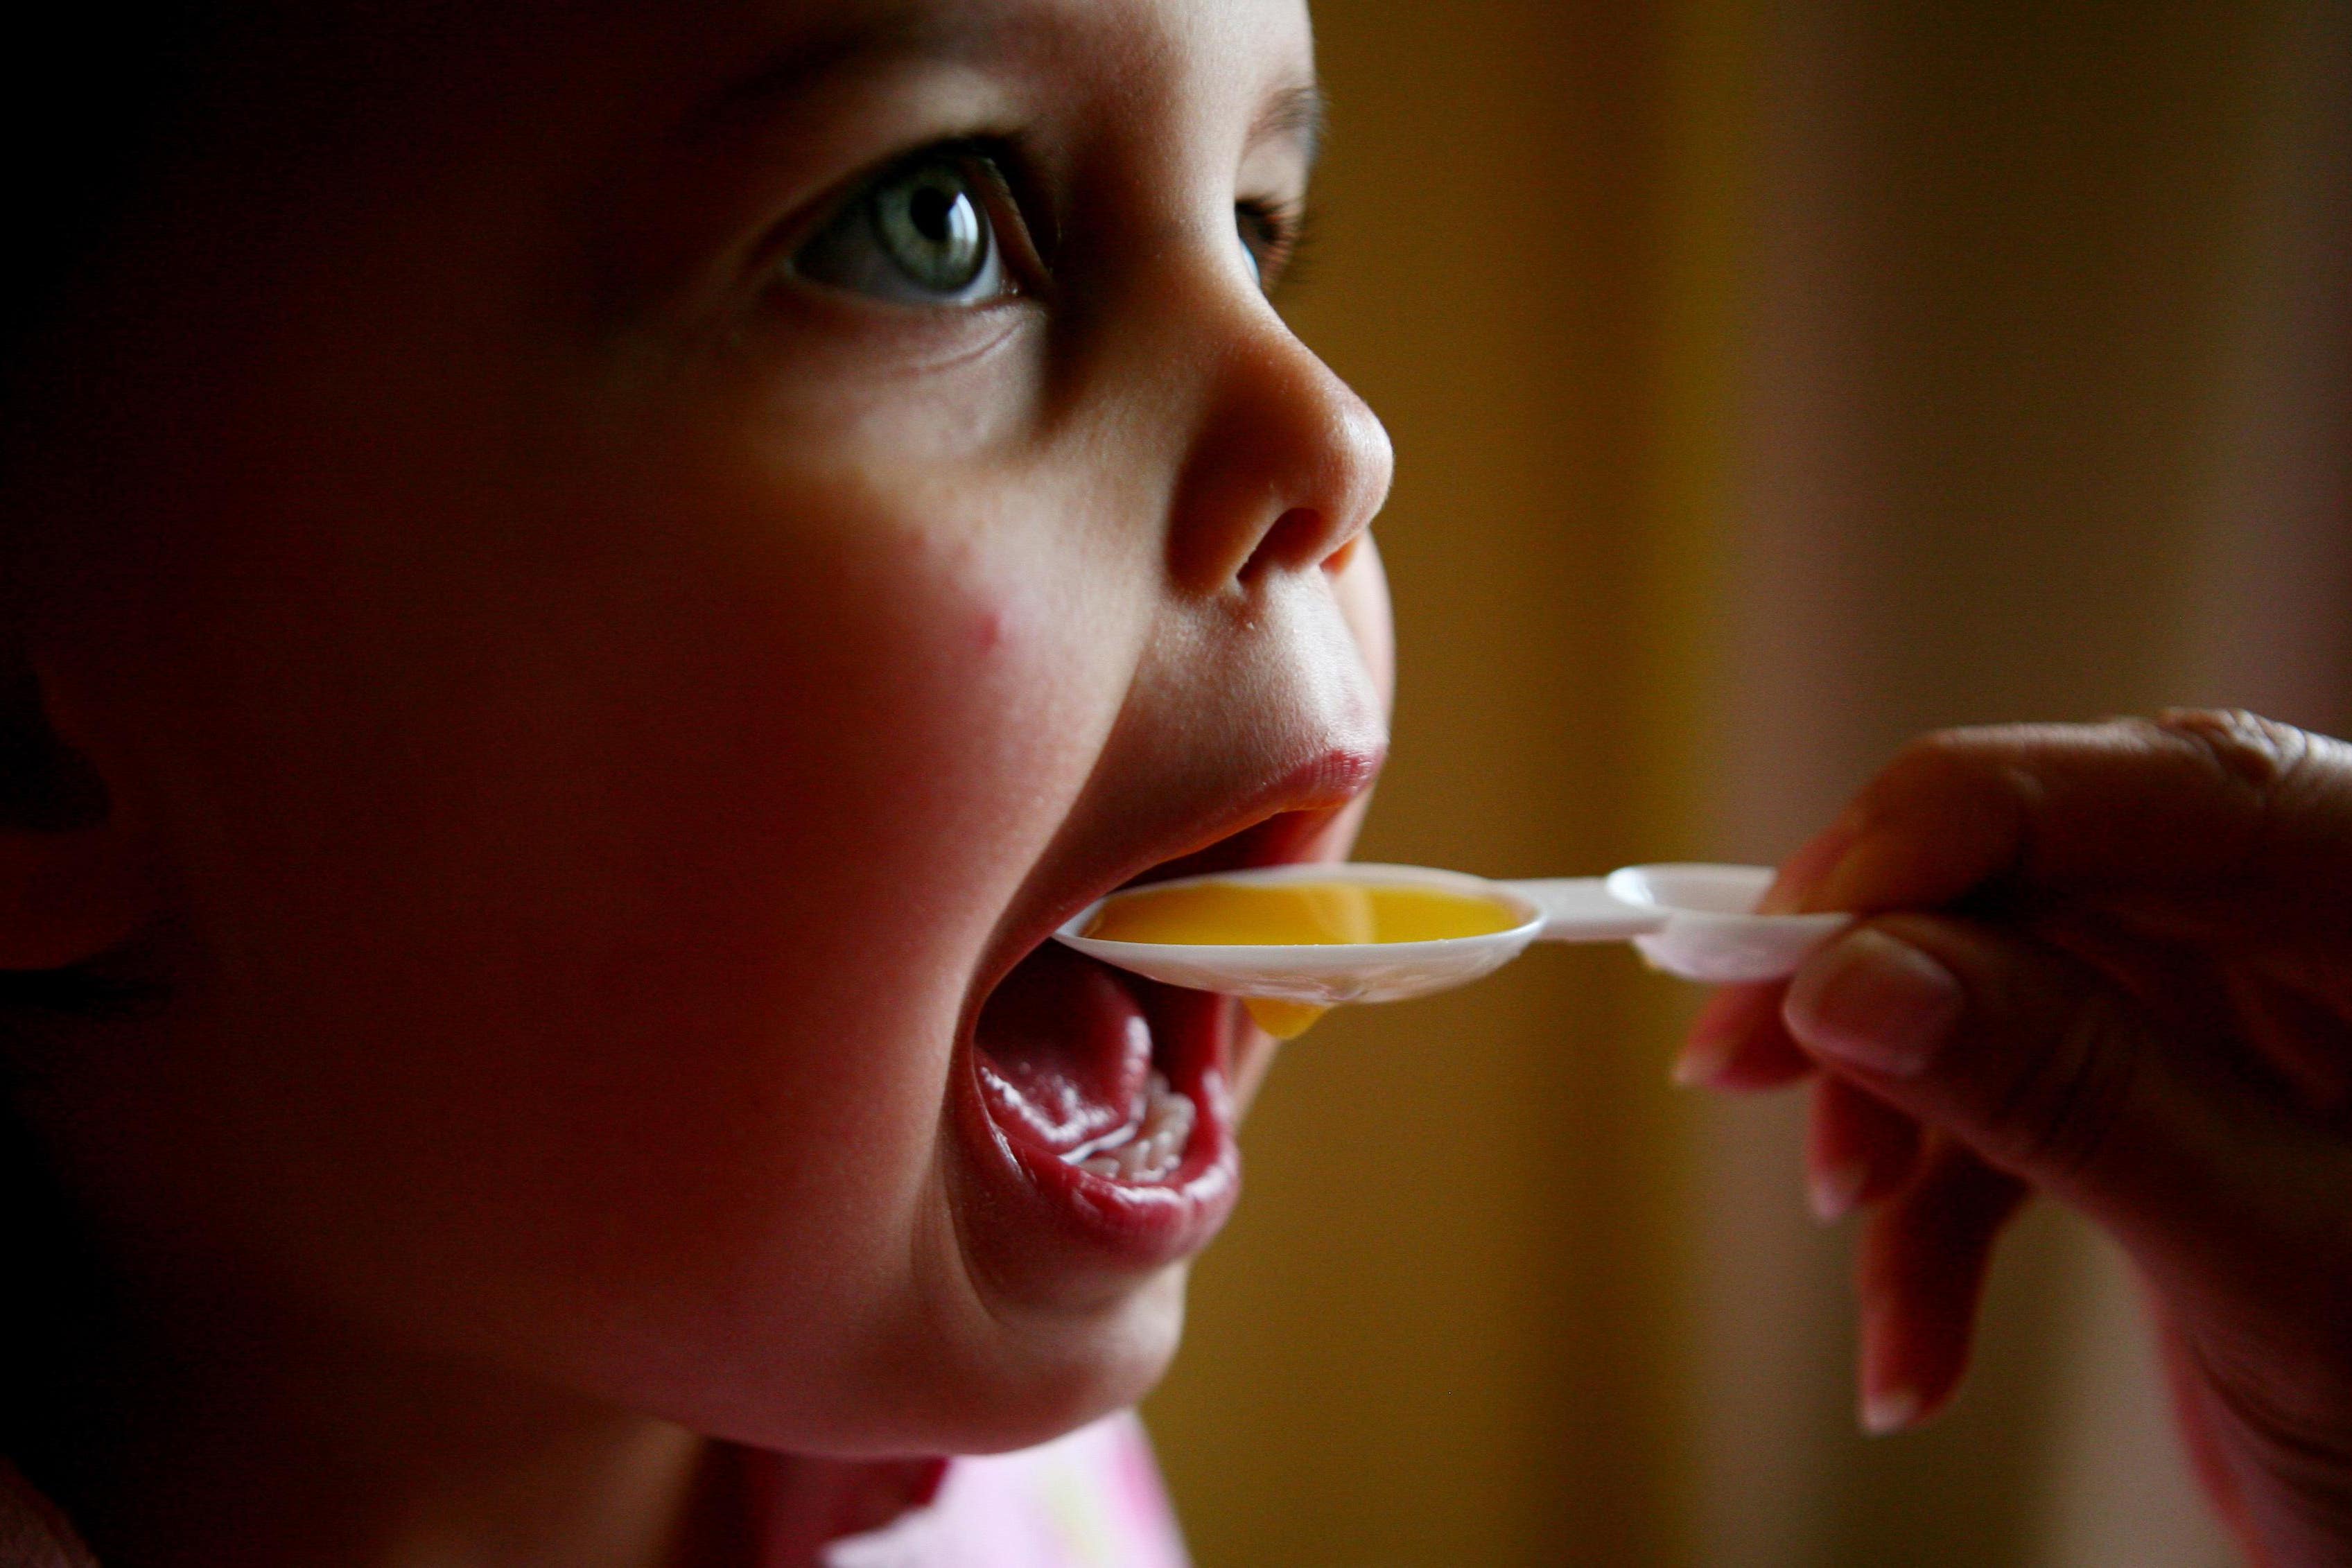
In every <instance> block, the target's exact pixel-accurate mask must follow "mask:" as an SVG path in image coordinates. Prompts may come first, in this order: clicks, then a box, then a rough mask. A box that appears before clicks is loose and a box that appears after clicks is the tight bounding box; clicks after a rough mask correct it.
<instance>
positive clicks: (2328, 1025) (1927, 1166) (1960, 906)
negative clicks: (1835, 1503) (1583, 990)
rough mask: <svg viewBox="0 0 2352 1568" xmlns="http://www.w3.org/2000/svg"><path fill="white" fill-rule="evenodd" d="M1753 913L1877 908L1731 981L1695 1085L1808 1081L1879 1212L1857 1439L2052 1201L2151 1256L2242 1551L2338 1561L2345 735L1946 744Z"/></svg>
mask: <svg viewBox="0 0 2352 1568" xmlns="http://www.w3.org/2000/svg"><path fill="white" fill-rule="evenodd" d="M1772 901H1773V902H1774V903H1776V904H1777V905H1778V906H1779V907H1780V908H1784V909H1800V910H1856V911H1860V912H1862V913H1863V914H1864V915H1865V916H1866V917H1868V918H1866V919H1865V920H1864V921H1862V922H1861V923H1860V924H1859V925H1858V926H1857V927H1856V928H1855V929H1854V930H1853V931H1851V932H1850V933H1849V934H1847V935H1845V936H1843V937H1842V938H1841V939H1839V940H1837V941H1835V942H1832V943H1830V944H1828V945H1827V946H1826V947H1825V948H1824V949H1823V950H1822V952H1818V953H1816V954H1815V955H1814V956H1813V957H1812V958H1811V960H1809V961H1808V963H1807V964H1806V966H1805V968H1804V969H1803V970H1802V971H1801V973H1799V974H1798V975H1797V976H1796V977H1795V978H1794V980H1792V981H1791V982H1790V983H1788V984H1785V985H1780V986H1768V987H1743V988H1734V989H1727V990H1726V991H1725V992H1723V993H1721V994H1718V995H1717V997H1716V998H1715V999H1714V1001H1713V1003H1712V1004H1711V1005H1710V1008H1709V1010H1708V1012H1707V1014H1706V1016H1704V1017H1702V1019H1701V1020H1700V1021H1699V1023H1698V1025H1697V1026H1696V1030H1695V1031H1694V1037H1693V1041H1692V1044H1691V1047H1689V1052H1688V1054H1687V1055H1686V1057H1685V1076H1686V1077H1688V1078H1691V1079H1697V1080H1701V1081H1708V1082H1713V1083H1716V1084H1717V1085H1720V1086H1722V1087H1726V1088H1733V1089H1754V1088H1761V1087H1767V1086H1770V1085H1774V1084H1780V1083H1787V1082H1791V1081H1795V1080H1797V1079H1806V1078H1811V1079H1814V1080H1815V1085H1816V1087H1815V1089H1814V1095H1815V1099H1814V1122H1813V1146H1812V1152H1811V1166H1812V1177H1813V1184H1814V1192H1815V1195H1816V1200H1817V1204H1818V1205H1819V1206H1820V1207H1821V1208H1822V1210H1823V1212H1824V1214H1825V1215H1827V1216H1834V1215H1835V1214H1837V1213H1839V1212H1842V1211H1843V1209H1845V1208H1849V1207H1853V1206H1857V1205H1858V1206H1861V1207H1864V1208H1866V1209H1867V1210H1868V1211H1869V1217H1868V1220H1867V1222H1866V1224H1865V1226H1864V1235H1863V1242H1862V1252H1861V1258H1860V1268H1859V1277H1858V1280H1857V1283H1858V1287H1859V1290H1860V1294H1861V1297H1862V1303H1863V1313H1864V1332H1863V1350H1862V1384H1863V1397H1864V1421H1865V1424H1866V1425H1868V1426H1872V1427H1874V1429H1877V1430H1894V1429H1896V1428H1899V1427H1901V1426H1907V1425H1910V1424H1911V1423H1913V1422H1915V1421H1916V1420H1919V1419H1921V1418H1923V1417H1925V1416H1926V1415H1930V1414H1932V1413H1933V1412H1934V1411H1935V1410H1936V1409H1937V1408H1938V1407H1939V1406H1941V1405H1943V1404H1944V1402H1945V1401H1946V1400H1947V1399H1948V1398H1949V1397H1950V1396H1951V1394H1952V1392H1953V1390H1954V1388H1955V1387H1956V1386H1957V1384H1958V1382H1959V1379H1960V1376H1961V1373H1962V1372H1963V1370H1964V1367H1965V1364H1966V1361H1967V1356H1968V1348H1969V1334H1970V1331H1971V1330H1972V1327H1973V1323H1974V1319H1975V1313H1976V1306H1977V1299H1978V1295H1979V1290H1980V1289H1981V1287H1982V1283H1983V1279H1984V1271H1985V1265H1986V1261H1987V1259H1988V1257H1989V1255H1990V1248H1991V1247H1992V1246H1993V1244H1994V1241H1995V1239H1996V1237H1998V1234H1999V1232H2000V1228H2001V1226H2002V1225H2003V1224H2004V1223H2005V1222H2006V1221H2007V1219H2008V1218H2009V1217H2010V1216H2011V1214H2013V1213H2014V1212H2015V1210H2016V1209H2017V1207H2018V1205H2020V1204H2021V1203H2022V1202H2023V1201H2024V1200H2025V1198H2026V1197H2027V1196H2028V1195H2029V1194H2032V1193H2036V1192H2039V1193H2045V1194H2049V1195H2050V1196H2052V1197H2053V1198H2056V1199H2057V1200H2058V1201H2060V1202H2062V1203H2065V1204H2068V1205H2072V1206H2074V1207H2075V1208H2077V1209H2079V1210H2081V1211H2082V1212H2083V1213H2084V1214H2085V1215H2089V1216H2090V1217H2091V1218H2092V1219H2094V1220H2095V1221H2096V1222H2097V1223H2099V1224H2100V1225H2102V1226H2105V1228H2106V1229H2107V1230H2108V1231H2109V1232H2110V1233H2112V1234H2113V1235H2114V1236H2115V1237H2116V1239H2117V1240H2118V1241H2119V1242H2120V1243H2121V1244H2122V1246H2123V1247H2125V1248H2126V1250H2127V1252H2128V1253H2129V1254H2130V1256H2131V1257H2132V1258H2133V1259H2134V1260H2135V1262H2136V1263H2137V1266H2138V1268H2139V1270H2140V1272H2141V1274H2142V1276H2143V1278H2144V1279H2145V1281H2146V1284H2147V1291H2148V1296H2149V1300H2150V1305H2151V1308H2152V1310H2153V1311H2154V1313H2155V1315H2156V1318H2157V1321H2158V1325H2159V1328H2160V1330H2161V1333H2162V1340H2163V1344H2164V1348H2165V1358H2166V1364H2167V1368H2168V1372H2169V1373H2170V1376H2171V1380H2172V1384H2173V1393H2174V1396H2175V1407H2176V1412H2177V1415H2178V1418H2179V1423H2180V1426H2181V1428H2182V1430H2183V1433H2184V1435H2185V1436H2186V1437H2187V1439H2188V1444H2189V1449H2190V1452H2191V1454H2192V1456H2193V1458H2195V1461H2196V1463H2197V1466H2198V1469H2199V1471H2200V1477H2201V1479H2202V1480H2203V1482H2204V1485H2205V1488H2206V1490H2207V1492H2208V1494H2209V1496H2210V1498H2211V1500H2212V1501H2213V1503H2214V1505H2215V1507H2216V1508H2217V1509H2218V1510H2219V1511H2220V1512H2221V1515H2222V1516H2223V1518H2224V1519H2225V1520H2226V1521H2228V1523H2229V1524H2230V1525H2231V1528H2232V1530H2233V1531H2235V1532H2236V1534H2237V1535H2238V1537H2239V1539H2240V1540H2241V1542H2242V1543H2243V1544H2244V1546H2245V1547H2246V1549H2247V1551H2248V1552H2249V1553H2250V1554H2251V1555H2252V1558H2253V1560H2254V1561H2256V1562H2258V1563H2264V1564H2269V1565H2273V1568H2311V1565H2316V1564H2338V1563H2352V1246H2347V1241H2352V1237H2347V1227H2352V1218H2347V1216H2352V1138H2347V1120H2346V1118H2347V1110H2352V747H2347V745H2345V744H2344V743H2343V742H2337V741H2332V740H2327V739H2325V738H2322V737H2319V736H2315V735H2310V734H2306V733H2304V732H2303V731H2296V730H2294V729H2290V728H2288V727H2287V726H2285V725H2283V724H2277V723H2273V722H2271V721H2266V720H2262V719H2257V718H2254V717H2252V716H2251V715H2247V714H2243V713H2204V712H2180V713H2171V714H2167V715H2165V716H2164V717H2163V718H2161V719H2159V720H2158V721H2155V722H2152V723H2151V722H2145V721H2119V722H2116V723H2110V724H2102V725H2095V726H2042V727H2021V728H2013V729H1990V730H1970V731H1953V732H1950V733H1947V734H1941V735H1936V736H1930V737H1928V738H1927V739H1926V740H1923V741H1921V742H1916V744H1914V745H1913V746H1912V747H1911V748H1910V749H1908V750H1907V751H1906V752H1904V753H1903V754H1902V755H1901V756H1899V757H1898V758H1897V759H1896V760H1895V762H1894V763H1891V764H1889V766H1888V767H1887V768H1886V769H1885V771H1884V772H1883V773H1880V774H1879V776H1878V777H1877V778H1876V779H1875V780H1874V781H1873V782H1872V783H1871V784H1870V785H1869V786H1868V787H1867V788H1866V789H1865V790H1864V792H1863V793H1862V795H1860V797H1859V798H1858V799H1857V800H1856V801H1855V803H1854V805H1853V806H1852V808H1851V809H1850V810H1849V811H1848V812H1847V813H1846V814H1845V816H1843V818H1842V819H1841V820H1840V821H1839V822H1838V823H1837V824H1836V825H1835V826H1833V827H1832V828H1831V829H1830V830H1829V831H1828V832H1827V833H1826V834H1824V835H1823V836H1822V837H1821V838H1820V839H1819V840H1817V841H1816V842H1815V843H1814V844H1813V845H1812V846H1811V847H1809V848H1808V849H1807V850H1805V851H1804V852H1803V853H1802V854H1801V855H1800V856H1799V857H1798V858H1796V859H1795V860H1793V861H1792V862H1791V863H1790V865H1789V866H1788V867H1787V868H1784V870H1783V873H1782V876H1781V879H1780V885H1779V887H1778V888H1777V889H1775V894H1774V898H1773V900H1772Z"/></svg>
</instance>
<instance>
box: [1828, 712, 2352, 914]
mask: <svg viewBox="0 0 2352 1568" xmlns="http://www.w3.org/2000/svg"><path fill="white" fill-rule="evenodd" d="M1822 842H1825V843H1831V844H1833V845H1834V851H1833V852H1832V853H1829V854H1815V855H1814V856H1813V857H1812V859H1813V860H1814V861H1815V863H1816V864H1818V865H1819V866H1820V869H1819V871H1818V874H1817V875H1815V876H1813V877H1812V878H1811V879H1809V882H1808V885H1806V886H1804V887H1803V888H1801V889H1797V888H1784V889H1782V896H1783V898H1784V899H1786V898H1789V897H1790V895H1792V894H1793V895H1794V899H1793V901H1794V902H1795V903H1796V904H1797V906H1798V907H1800V908H1801V909H1803V910H1851V911H1854V912H1857V913H1865V914H1867V913H1875V912H1881V911H1885V910H1903V909H1923V908H1926V909H1932V908H1938V907H1942V906H1945V905H1948V904H1950V903H1952V902H1954V901H1955V900H1958V899H1960V898H1962V897H1963V896H1965V895H1967V894H1969V893H1971V892H1973V891H1976V890H1977V889H1983V888H1987V887H1997V886H2000V885H2004V884H2008V885H2015V886H2019V887H2025V888H2032V889H2042V890H2048V891H2055V892H2062V893H2086V892H2104V893H2132V892H2147V893H2152V892H2167V893H2190V894H2210V893H2221V892H2230V891H2235V890H2237V889H2242V888H2246V889H2252V888H2260V889H2263V890H2264V891H2265V892H2266V893H2268V894H2271V895H2273V896H2275V895H2277V894H2280V893H2294V894H2296V895H2299V897H2298V902H2299V903H2300V904H2301V905H2302V907H2303V908H2304V909H2305V910H2306V912H2315V913H2332V914H2334V915H2335V916H2336V918H2337V919H2339V920H2341V919H2342V918H2344V917H2345V916H2347V914H2352V747H2347V745H2345V744H2344V742H2340V741H2333V740H2329V739H2327V738H2326V737H2324V736H2319V735H2313V734H2309V733H2307V732H2305V731H2301V730H2297V729H2294V728H2293V727H2292V726H2289V725H2285V724H2280V723H2277V722H2274V721H2271V720H2267V719H2262V718H2257V717H2256V716H2254V715H2253V714H2251V713H2244V712H2234V711H2233V712H2206V711H2186V710H2179V711H2172V712H2168V713H2165V714H2163V715H2161V716H2160V717H2158V719H2156V720H2153V721H2149V720H2143V719H2124V720H2116V721H2109V722H2107V723H2103V724H2034V725H2010V726H2001V727H1996V728H1984V729H1970V730H1951V731H1943V732H1941V733H1939V734H1934V735H1929V736H1927V737H1924V738H1923V739H1921V740H1919V741H1916V742H1912V744H1911V745H1910V746H1908V747H1906V749H1905V750H1904V751H1903V752H1901V753H1900V754H1898V755H1897V756H1896V758H1895V761H1894V762H1892V763H1889V764H1888V765H1887V766H1886V767H1885V769H1884V770H1883V771H1882V772H1881V773H1879V774H1878V776H1877V777H1876V778H1874V779H1873V780H1872V781H1871V783H1870V784H1868V785H1867V786H1866V787H1865V788H1864V790H1863V792H1862V794H1861V795H1859V796H1858V797H1857V798H1856V800H1855V802H1854V805H1853V807H1851V808H1850V809H1849V810H1848V811H1847V813H1846V814H1845V816H1843V817H1842V818H1841V819H1840V821H1839V823H1838V826H1835V827H1833V828H1832V829H1831V830H1830V832H1829V833H1828V834H1825V835H1824V836H1823V839H1822ZM1803 859H1804V857H1800V862H1801V861H1802V860H1803ZM1797 866H1798V863H1796V862H1792V866H1791V869H1792V870H1795V869H1797Z"/></svg>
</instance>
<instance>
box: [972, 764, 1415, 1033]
mask: <svg viewBox="0 0 2352 1568" xmlns="http://www.w3.org/2000/svg"><path fill="white" fill-rule="evenodd" d="M1385 757H1386V749H1385V747H1384V746H1381V745H1339V744H1335V745H1329V746H1326V747H1324V748H1322V749H1320V750H1318V751H1317V752H1313V753H1312V754H1310V755H1308V756H1307V757H1305V758H1303V759H1301V760H1299V761H1297V763H1294V764H1292V765H1291V766H1289V767H1288V768H1287V769H1286V770H1284V771H1281V772H1278V773H1274V774H1273V775H1272V776H1270V777H1266V778H1263V779H1261V780H1259V781H1257V782H1255V784H1253V783H1252V782H1250V781H1248V780H1244V781H1242V784H1241V787H1240V788H1238V789H1237V790H1235V791H1234V792H1232V793H1231V794H1229V795H1226V796H1224V797H1223V799H1222V800H1221V801H1220V802H1219V804H1218V806H1217V808H1216V809H1215V810H1213V811H1210V812H1206V813H1201V814H1196V815H1193V816H1187V817H1182V818H1179V819H1177V820H1175V821H1173V822H1171V823H1170V824H1169V825H1168V826H1165V827H1164V828H1163V829H1161V830H1160V832H1158V833H1156V834H1154V835H1152V836H1150V837H1147V838H1145V839H1144V840H1142V841H1140V842H1139V843H1138V844H1137V845H1136V846H1135V847H1133V848H1132V849H1131V850H1130V851H1129V853H1128V854H1127V855H1126V856H1125V857H1123V858H1120V859H1118V860H1117V861H1114V862H1112V863H1111V864H1110V867H1109V868H1108V874H1098V875H1093V876H1089V877H1087V878H1086V879H1084V880H1083V881H1081V882H1078V883H1076V884H1075V885H1064V886H1058V887H1054V888H1051V889H1034V893H1035V895H1036V896H1034V897H1032V898H1029V899H1025V900H1023V902H1024V904H1025V905H1026V906H1027V907H1026V908H1023V909H1020V910H1019V912H1018V918H1017V919H1012V920H1008V921H1006V922H1005V923H1004V925H1003V927H1001V928H1000V929H999V931H998V933H997V937H996V940H995V941H994V942H992V945H991V951H990V953H989V957H988V960H987V962H986V963H983V964H982V969H981V973H980V974H979V976H978V977H977V978H978V981H979V984H976V985H975V986H974V987H973V989H972V992H971V1002H970V1004H969V1005H968V1006H967V1016H966V1019H965V1033H966V1034H967V1035H968V1034H969V1033H970V1029H971V1018H972V1017H974V1016H977V1014H978V1011H979V1005H980V1004H981V1003H982V1001H984V1000H985V999H986V998H987V996H988V995H989V994H990V993H991V992H992V991H993V990H994V989H995V988H996V985H997V983H998V982H999V981H1001V980H1003V978H1004V976H1005V975H1006V974H1007V973H1010V972H1011V970H1012V969H1013V965H1015V964H1017V963H1020V962H1021V960H1022V959H1024V958H1025V957H1026V956H1028V954H1029V953H1031V952H1034V951H1035V949H1036V948H1037V947H1038V945H1039V944H1041V943H1043V942H1045V941H1047V940H1048V939H1049V938H1051V936H1052V935H1053V933H1054V932H1055V931H1056V930H1057V929H1059V928H1060V926H1061V924H1062V922H1063V921H1066V920H1068V919H1069V918H1070V917H1071V916H1072V915H1074V914H1076V913H1077V911H1078V910H1082V909H1084V908H1086V907H1087V905H1088V904H1090V903H1093V902H1094V901H1095V900H1097V899H1100V898H1102V897H1104V896H1105V895H1107V894H1108V893H1111V892H1113V891H1115V890H1117V889H1119V888H1122V887H1125V886H1127V885H1128V884H1129V883H1130V882H1133V881H1136V880H1139V879H1143V878H1146V877H1148V876H1150V874H1151V873H1154V872H1160V873H1162V874H1164V875H1169V876H1173V875H1177V874H1179V872H1180V871H1210V870H1235V869H1240V868H1246V867H1255V866H1271V865H1279V864H1282V863H1284V862H1286V861H1289V860H1292V859H1296V858H1297V850H1298V848H1299V847H1300V846H1301V845H1302V844H1304V843H1305V842H1306V841H1307V840H1308V839H1310V838H1311V837H1314V835H1315V834H1316V833H1317V832H1318V831H1319V830H1320V829H1321V828H1322V826H1324V825H1325V823H1326V822H1328V820H1329V818H1330V817H1331V816H1333V815H1334V814H1336V813H1337V812H1339V810H1340V809H1341V808H1343V807H1345V806H1346V805H1349V803H1350V802H1352V801H1354V800H1355V799H1356V798H1357V797H1358V796H1360V795H1362V794H1363V793H1364V792H1365V791H1366V790H1368V789H1370V787H1371V785H1372V781H1373V780H1374V779H1376V778H1377V777H1378V776H1379V775H1380V771H1381V763H1382V762H1383V761H1384V760H1385ZM1277 823H1279V824H1281V825H1282V826H1281V828H1280V830H1277V831H1275V832H1270V833H1265V834H1256V835H1252V834H1251V830H1252V829H1253V828H1257V827H1261V826H1270V825H1274V824H1277ZM1244 835H1248V836H1249V837H1244ZM1226 851H1230V853H1226ZM1193 857H1197V858H1199V859H1200V861H1201V863H1200V864H1196V865H1187V866H1181V867H1180V866H1177V865H1176V864H1175V863H1176V862H1179V861H1182V860H1185V859H1187V858H1193ZM1212 862H1213V863H1212Z"/></svg>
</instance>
